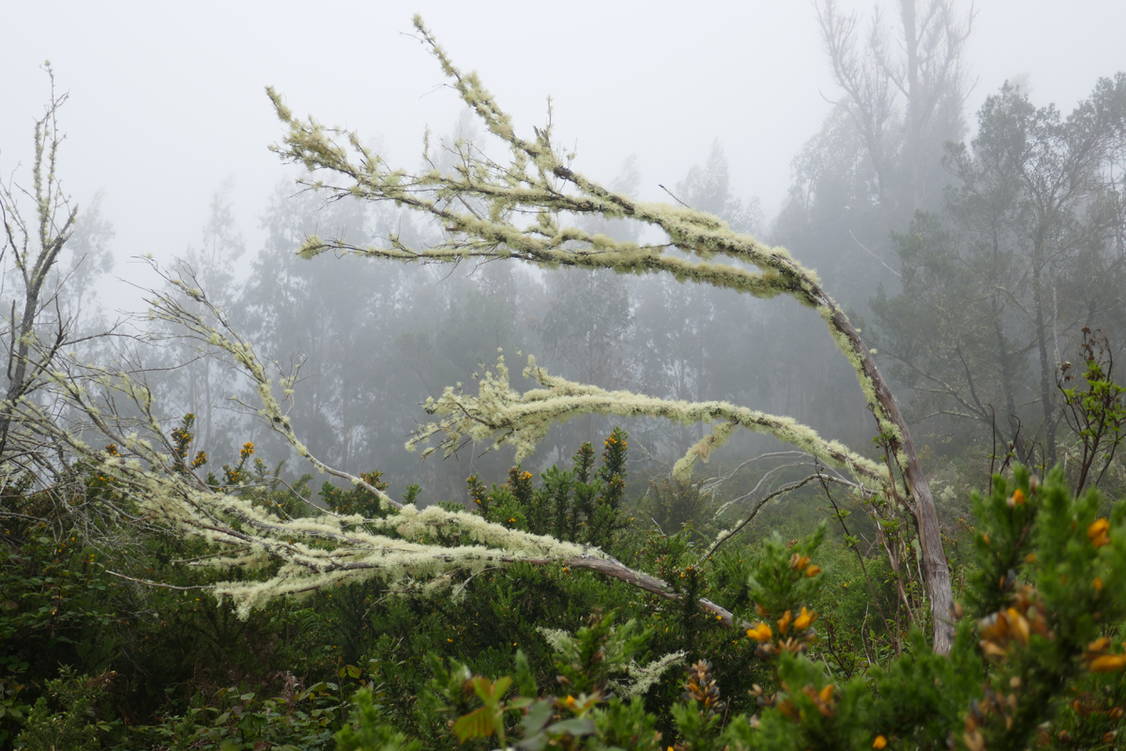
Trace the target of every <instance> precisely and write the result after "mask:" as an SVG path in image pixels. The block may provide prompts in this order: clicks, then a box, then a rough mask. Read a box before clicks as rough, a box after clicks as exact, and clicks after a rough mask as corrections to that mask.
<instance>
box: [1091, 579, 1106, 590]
mask: <svg viewBox="0 0 1126 751" xmlns="http://www.w3.org/2000/svg"><path fill="white" fill-rule="evenodd" d="M1091 586H1092V587H1094V588H1095V591H1096V592H1102V591H1103V580H1102V578H1101V577H1098V576H1096V577H1095V579H1094V581H1092V582H1091Z"/></svg>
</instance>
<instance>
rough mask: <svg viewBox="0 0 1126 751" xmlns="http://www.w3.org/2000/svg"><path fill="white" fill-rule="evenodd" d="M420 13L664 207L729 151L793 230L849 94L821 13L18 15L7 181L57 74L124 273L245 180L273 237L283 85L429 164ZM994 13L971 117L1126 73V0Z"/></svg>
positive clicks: (460, 9) (68, 122)
mask: <svg viewBox="0 0 1126 751" xmlns="http://www.w3.org/2000/svg"><path fill="white" fill-rule="evenodd" d="M885 5H886V6H887V7H885V8H884V14H885V23H887V24H889V25H890V24H892V23H893V22H894V21H895V17H894V16H895V11H894V8H892V7H891V5H892V4H890V3H885ZM965 5H966V6H967V9H968V6H969V4H968V3H966V4H965ZM845 7H848V8H851V9H854V10H858V11H864V12H866V11H868V10H869V9H870V8H871V7H873V3H870V2H849V3H846V4H845ZM415 10H417V11H418V12H419V13H420V14H421V15H422V16H423V18H424V20H425V21H426V22H427V23H428V24H429V25H430V26H431V28H432V30H433V31H434V32H435V33H436V34H437V35H438V38H439V39H440V40H441V42H442V43H443V44H444V45H445V46H446V48H447V49H448V50H449V52H450V54H451V55H452V56H453V58H454V59H455V60H456V61H457V62H458V63H459V64H460V65H461V66H462V67H464V68H466V69H469V70H476V71H478V72H479V73H480V74H481V76H482V78H483V80H484V81H485V83H486V85H487V86H488V87H489V88H490V89H491V90H492V91H493V92H494V93H495V94H496V96H497V97H498V99H499V100H500V102H501V103H502V104H503V105H504V106H505V107H506V108H508V110H509V111H510V112H511V114H512V115H513V117H514V119H515V121H516V122H517V123H521V124H523V126H524V127H525V128H530V127H531V126H532V125H535V124H540V123H541V122H542V121H543V120H544V113H545V103H546V100H547V98H548V97H551V98H552V99H553V101H554V106H555V120H556V123H557V125H558V128H559V132H560V135H561V137H562V138H563V139H565V140H566V141H567V142H573V143H574V144H575V147H576V149H577V152H578V156H579V164H580V165H581V166H582V167H583V168H584V169H585V170H586V171H588V172H590V173H592V174H594V175H596V176H602V177H609V176H612V175H613V173H614V172H615V171H616V170H617V169H618V168H619V166H620V164H621V162H622V160H623V159H625V158H626V157H627V156H629V155H631V154H633V155H636V156H637V157H638V159H639V160H640V163H641V166H642V173H643V174H642V182H641V190H642V193H643V194H647V197H650V198H654V199H655V198H657V197H658V196H659V191H658V189H657V187H656V186H657V184H658V183H663V184H669V183H672V182H675V181H677V180H679V179H680V178H681V177H682V176H683V175H684V174H685V173H686V172H687V170H688V168H689V167H691V166H692V165H693V164H696V163H699V162H701V161H703V160H704V158H705V157H706V156H707V153H708V150H709V148H710V146H711V144H712V142H713V140H717V139H718V140H719V142H720V143H722V145H723V148H724V150H725V151H726V152H727V156H728V159H729V162H730V167H731V176H732V183H733V186H734V188H735V192H736V193H737V194H738V195H741V196H747V197H749V196H756V197H758V198H759V199H760V200H761V201H762V207H763V210H764V212H765V214H766V216H767V217H770V216H772V215H773V214H774V212H776V211H777V210H778V208H779V205H780V203H781V201H782V198H783V197H784V195H785V192H786V189H787V188H788V185H789V176H790V163H791V160H792V159H793V158H794V156H795V155H796V154H797V152H798V150H799V149H800V148H801V146H802V144H803V143H804V142H805V141H806V139H808V138H809V137H810V136H811V135H812V134H813V133H814V132H816V130H817V129H818V127H819V126H820V123H821V121H822V119H823V118H824V116H825V114H826V113H827V112H828V110H829V107H830V104H829V101H831V100H835V99H837V98H839V96H840V92H839V91H838V90H837V88H836V86H835V84H834V82H833V78H832V74H831V69H830V64H829V61H828V58H827V56H826V54H825V52H824V49H823V46H822V44H821V41H820V33H819V29H818V26H817V19H816V15H815V13H814V9H813V7H812V6H811V4H810V3H806V2H785V3H780V2H727V3H720V2H703V3H692V4H690V5H685V4H683V3H664V2H659V3H632V2H629V3H604V2H573V3H568V4H567V5H566V7H565V8H564V7H556V6H551V5H546V6H531V5H529V4H528V3H522V2H490V3H488V4H486V5H484V6H482V5H478V4H473V3H462V2H427V3H423V4H421V5H420V4H415V5H403V4H400V3H349V2H328V3H323V4H321V5H319V6H318V7H317V8H316V9H315V10H314V9H312V8H310V6H308V5H307V4H303V3H290V2H269V3H266V2H263V3H254V2H243V3H237V4H231V3H219V2H198V3H192V4H190V5H176V4H171V3H147V2H114V3H72V2H36V3H30V2H15V3H7V4H5V8H4V10H3V23H2V24H0V64H2V66H3V67H2V70H3V71H4V87H3V89H4V107H3V116H2V117H0V157H2V159H3V169H4V172H5V174H10V172H11V170H12V169H13V167H14V166H15V164H16V163H18V162H19V161H21V160H22V161H25V162H26V158H27V151H28V149H29V146H30V132H31V122H32V119H33V118H34V117H35V116H37V115H38V114H39V112H40V110H41V108H42V105H43V103H44V100H45V98H46V90H47V82H46V77H45V76H44V75H42V74H41V73H40V72H39V69H40V66H41V64H42V63H43V61H44V60H50V61H51V63H52V64H53V65H54V68H55V71H56V74H57V77H58V86H59V88H60V89H61V90H64V91H69V92H70V95H71V99H70V102H69V103H68V105H67V108H66V110H65V112H64V115H63V119H64V122H63V125H64V127H65V130H66V131H67V133H68V144H67V147H66V151H65V162H64V164H63V167H64V170H65V177H66V183H67V186H68V188H69V190H70V192H71V193H72V194H73V195H74V196H75V197H76V199H78V200H79V201H81V202H83V203H86V202H88V201H89V200H90V196H92V195H93V194H95V193H96V192H99V191H100V192H102V193H103V194H104V204H103V209H104V212H105V214H106V216H107V218H108V219H109V220H110V221H111V222H112V223H113V225H114V229H115V236H116V242H115V243H114V250H115V253H116V254H117V256H118V257H119V258H121V259H125V258H127V257H128V256H130V255H135V254H140V253H148V252H151V253H154V254H156V255H158V256H159V257H169V256H172V255H175V254H177V253H180V252H182V250H183V249H184V248H185V246H187V245H188V244H190V243H192V242H195V241H196V240H197V236H198V232H199V227H200V226H201V225H202V224H203V222H204V221H205V220H206V213H207V206H208V202H209V200H210V195H211V193H213V192H214V191H215V189H216V188H217V187H218V186H219V185H220V184H221V183H222V182H223V181H224V180H227V179H230V180H231V181H232V183H233V203H234V206H235V209H236V212H237V217H238V223H239V226H240V228H241V229H242V231H243V232H244V234H245V235H246V236H247V237H248V239H251V238H254V237H256V236H257V234H258V227H257V224H258V217H259V216H260V214H261V213H262V210H263V207H264V205H265V203H266V197H267V196H268V195H269V194H270V193H271V191H272V189H273V188H274V186H275V185H276V184H277V183H278V182H279V181H280V180H283V179H286V178H287V177H289V176H291V175H292V173H291V172H286V171H285V170H284V169H283V168H282V167H281V166H280V165H279V163H278V160H277V159H276V158H275V157H274V156H273V155H271V154H270V153H268V152H267V151H266V147H267V145H268V144H271V143H273V142H275V141H276V140H277V139H278V137H279V135H280V127H279V125H278V123H277V121H276V118H275V117H274V115H273V111H272V109H271V108H270V106H269V102H268V101H267V100H266V97H265V95H264V93H263V88H264V87H265V86H267V85H272V86H274V87H276V88H277V89H278V90H279V91H280V92H282V93H283V94H284V95H285V96H286V98H287V101H288V102H289V104H290V106H292V107H293V108H295V110H296V111H298V112H301V113H311V114H314V115H316V116H317V117H318V118H319V119H321V120H322V121H323V122H325V123H328V124H334V125H342V126H345V127H348V128H351V129H354V130H356V131H358V132H359V133H361V134H363V135H364V136H365V137H367V138H374V139H379V140H380V142H381V143H382V144H384V145H385V147H386V148H387V149H388V150H389V151H390V153H391V154H393V155H394V157H395V158H397V159H399V160H401V161H403V162H404V163H408V164H409V163H413V162H414V160H415V159H416V157H417V154H418V153H419V151H420V149H421V134H422V131H423V130H424V128H426V127H430V128H431V129H432V130H433V131H435V132H436V133H445V132H447V131H450V130H451V129H452V127H453V125H454V123H455V122H456V120H457V117H458V113H459V111H460V109H461V106H460V103H459V102H458V101H457V99H456V97H455V96H454V95H453V94H452V93H451V92H450V91H449V90H448V89H443V88H442V85H443V83H444V81H443V78H442V75H441V72H440V71H439V69H438V66H437V65H436V64H435V62H434V61H433V60H432V59H431V58H430V57H429V55H427V53H426V52H425V50H424V49H423V48H422V47H421V45H420V44H419V43H418V41H417V39H416V38H415V36H414V35H413V29H412V27H411V23H410V19H411V15H412V13H413V12H415ZM973 12H974V22H973V23H974V26H973V33H972V36H971V37H970V39H969V40H968V46H967V50H966V55H965V60H966V69H967V73H968V76H969V83H970V84H971V88H970V91H969V96H968V99H967V102H966V111H967V112H971V113H972V112H973V111H975V110H976V108H977V106H978V105H979V104H980V102H981V101H982V99H983V98H984V97H985V96H986V95H988V94H989V93H990V92H992V91H994V90H995V89H996V88H997V87H998V86H1000V84H1001V83H1002V82H1003V81H1005V80H1006V79H1016V78H1019V79H1022V80H1026V81H1027V83H1028V85H1029V86H1030V88H1031V90H1032V91H1033V92H1034V94H1035V96H1036V97H1037V98H1038V99H1040V100H1043V101H1050V102H1055V103H1057V105H1059V106H1060V107H1063V108H1066V107H1068V106H1069V105H1070V104H1072V103H1073V102H1074V101H1075V100H1076V99H1078V98H1079V97H1081V96H1083V95H1085V94H1086V93H1087V92H1088V91H1089V89H1090V87H1091V85H1092V84H1093V82H1094V80H1095V79H1096V78H1097V77H1098V76H1100V75H1108V74H1110V73H1112V72H1114V71H1115V70H1117V69H1118V68H1121V67H1122V66H1123V64H1124V55H1123V52H1122V45H1121V35H1120V32H1121V29H1122V28H1123V24H1124V23H1126V9H1124V8H1123V6H1122V5H1121V4H1120V3H1116V2H1112V1H1110V0H1106V1H1103V0H1099V1H1096V0H1083V1H1081V2H1075V3H1070V4H1069V5H1068V7H1067V10H1066V12H1065V11H1062V10H1061V9H1060V7H1059V6H1058V5H1057V4H1056V3H1049V2H1031V3H1030V2H1021V1H1020V0H990V1H989V2H987V3H977V4H976V5H974V7H973ZM251 247H253V242H252V243H251ZM118 272H119V273H127V270H126V269H125V268H123V267H122V265H119V268H118Z"/></svg>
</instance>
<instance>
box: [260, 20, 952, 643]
mask: <svg viewBox="0 0 1126 751" xmlns="http://www.w3.org/2000/svg"><path fill="white" fill-rule="evenodd" d="M415 27H416V29H417V30H418V33H419V34H420V36H421V39H422V41H423V43H424V44H425V45H426V47H427V48H428V49H429V51H430V52H431V53H432V54H433V55H434V57H435V58H436V59H437V60H438V63H439V64H440V66H441V68H442V70H443V72H444V73H445V74H446V76H447V77H448V79H449V81H450V83H451V85H452V87H453V88H454V89H455V90H456V91H457V93H458V95H459V96H460V97H461V99H462V101H463V102H464V103H465V104H466V105H467V106H468V107H469V108H470V109H471V110H472V111H473V112H474V113H475V114H476V116H477V117H478V119H479V120H480V122H481V123H482V124H483V125H484V127H485V128H486V129H487V130H488V132H489V133H491V134H492V135H493V136H494V137H495V138H496V139H497V141H499V143H500V144H501V145H502V146H503V147H504V148H505V149H506V150H507V152H508V154H509V158H508V159H507V160H505V161H504V162H499V161H496V160H494V159H492V158H490V157H488V156H486V155H485V153H484V152H483V151H481V150H480V149H477V148H474V147H470V146H468V145H465V144H454V145H453V146H452V147H451V148H452V149H453V150H454V151H455V152H456V156H457V157H458V159H456V160H455V166H454V167H453V168H452V169H450V170H447V171H441V170H439V169H438V168H437V167H435V166H434V165H435V164H436V162H435V160H434V159H432V158H431V156H430V154H429V153H428V151H427V152H426V153H424V161H425V163H426V164H427V165H429V168H428V169H423V170H420V171H407V170H401V169H395V168H393V167H391V166H390V165H388V164H387V163H386V162H385V161H384V159H383V158H382V157H381V156H380V155H378V154H376V153H374V152H373V151H372V150H370V149H369V148H367V147H366V146H364V145H363V144H362V142H361V140H360V138H359V137H358V136H356V135H355V134H352V133H346V132H343V131H338V130H335V129H331V128H326V127H325V126H323V125H322V124H320V123H318V122H317V121H315V120H313V119H312V118H310V119H308V120H300V119H298V118H296V117H295V116H294V115H293V113H292V112H291V111H290V109H289V108H288V107H287V106H286V105H285V104H284V103H283V102H282V100H281V98H280V96H279V95H278V94H277V93H276V92H275V91H273V90H272V89H271V90H269V95H270V98H271V100H272V101H273V103H274V106H275V109H276V111H277V114H278V116H279V118H280V119H281V120H282V122H283V123H285V125H286V126H287V128H288V133H287V134H286V136H285V138H284V140H283V142H282V143H281V144H280V145H278V146H276V147H274V148H275V150H276V151H277V153H278V154H279V155H281V156H282V158H283V159H285V160H287V161H292V162H296V163H299V164H302V165H304V166H305V167H306V168H307V169H308V170H309V172H310V173H311V174H310V178H309V180H308V181H307V184H308V185H310V186H311V187H313V188H316V189H320V190H324V191H327V192H329V193H330V194H332V195H333V196H335V197H344V196H353V197H357V198H360V199H366V200H372V201H389V202H392V203H394V204H395V205H397V206H399V207H400V208H404V209H408V210H413V211H415V212H418V213H421V214H423V215H426V216H429V217H431V218H432V219H434V220H435V221H436V222H438V223H439V224H440V225H441V226H442V228H443V229H444V230H445V239H444V241H443V242H442V243H440V244H438V245H436V246H434V247H430V248H411V247H408V246H407V245H405V244H404V243H403V242H402V241H401V240H400V238H399V237H397V236H394V235H392V236H390V237H388V238H387V242H386V243H385V244H384V245H381V246H378V247H358V246H356V245H353V244H349V243H345V242H341V241H337V240H333V239H328V240H324V239H321V238H316V237H312V238H309V239H308V241H307V242H306V243H305V244H304V245H303V247H302V248H301V249H300V253H301V254H302V255H304V256H306V257H311V256H315V255H317V254H318V253H322V252H324V251H329V250H333V251H339V252H350V253H360V254H365V255H371V256H376V257H388V258H397V259H401V260H422V259H432V260H439V261H458V260H461V259H464V258H471V257H477V258H517V259H521V260H525V261H528V262H531V263H535V264H538V265H541V266H547V267H551V266H557V265H561V264H562V265H572V266H583V267H588V268H609V269H614V270H615V271H618V272H624V273H653V272H665V273H670V274H673V275H674V276H676V278H678V279H682V280H690V281H694V282H699V283H705V284H711V285H715V286H719V287H725V288H729V289H735V290H739V291H741V292H746V293H748V294H753V295H756V296H759V297H771V296H774V295H779V294H785V295H789V296H791V297H793V298H794V299H796V300H797V301H798V302H800V303H801V304H803V305H805V306H808V307H811V308H813V309H814V310H816V311H817V312H818V314H819V315H820V316H821V318H822V319H823V320H824V322H825V324H826V326H827V327H828V329H829V332H830V334H831V335H832V337H833V339H834V341H835V342H836V343H837V346H838V347H839V348H840V350H841V352H842V353H843V354H844V356H845V357H846V358H847V359H848V361H849V363H850V364H851V366H852V368H853V370H854V372H855V374H856V378H857V381H858V383H859V384H860V386H861V389H862V390H863V392H864V395H865V399H866V402H867V405H868V409H869V410H870V411H871V413H872V415H873V417H874V418H875V421H876V424H877V429H878V432H879V435H880V438H881V441H882V443H883V445H884V446H885V448H886V451H887V456H888V465H889V466H888V471H889V473H890V476H892V477H899V478H900V479H901V480H902V483H903V489H904V491H906V492H905V493H903V496H904V497H903V500H904V501H905V502H906V504H907V505H908V506H909V508H910V510H911V512H912V513H913V514H914V518H915V521H916V527H917V531H918V536H919V541H920V548H921V553H922V559H923V571H924V580H925V581H924V583H925V586H926V590H927V594H928V596H929V598H930V601H931V609H932V610H931V612H932V617H933V622H934V636H935V648H936V649H937V650H939V651H941V652H945V651H947V650H948V649H949V646H950V638H951V636H952V626H951V614H952V611H953V596H952V590H951V584H950V574H949V570H948V568H947V564H946V558H945V555H944V553H943V550H942V543H941V537H940V529H939V524H938V516H937V513H936V511H935V508H934V499H933V497H932V494H931V491H930V488H929V486H928V484H927V481H926V478H925V476H924V475H923V474H922V471H921V470H920V468H919V466H918V461H917V457H916V455H915V450H914V447H913V445H912V443H911V438H910V433H909V431H908V429H907V424H906V422H905V421H904V420H903V417H902V415H901V414H900V412H899V409H898V406H897V405H896V403H895V400H894V398H893V397H892V394H891V392H890V390H889V389H888V388H887V385H886V383H885V382H884V380H883V377H882V376H881V375H880V372H879V370H878V369H877V367H876V364H875V361H874V360H873V358H872V356H871V353H870V352H869V350H868V349H867V348H866V347H865V346H864V343H863V342H862V341H861V339H860V335H859V332H857V331H856V329H855V327H853V325H852V324H851V323H850V322H849V320H848V318H847V316H845V314H844V311H843V310H842V309H841V308H840V306H839V305H838V304H837V303H836V302H835V301H834V300H833V299H832V297H830V296H829V295H828V294H827V293H826V291H825V290H824V288H823V287H822V285H821V281H820V280H819V279H818V278H817V275H816V274H814V273H813V272H812V271H811V270H809V269H806V268H804V267H802V266H801V265H800V264H799V263H797V262H796V261H795V260H794V259H793V258H792V257H791V256H790V254H789V253H788V252H787V251H785V250H784V249H782V248H774V247H770V246H767V245H765V244H763V243H760V242H758V241H757V240H755V239H754V238H752V237H750V236H748V235H744V234H738V233H735V232H732V231H731V230H730V229H729V228H728V227H727V226H726V225H725V224H724V223H723V222H722V221H720V220H719V219H717V218H716V217H713V216H710V215H708V214H705V213H703V212H699V211H695V210H692V209H689V208H684V207H677V206H669V205H663V204H653V203H645V202H641V201H636V200H634V199H632V198H630V197H628V196H625V195H622V194H620V193H616V192H614V191H611V190H609V189H607V188H605V187H604V186H602V185H600V184H599V183H597V182H595V181H593V180H591V179H590V178H587V177H585V176H584V175H582V174H581V173H579V172H577V171H575V170H574V169H573V168H572V166H571V155H569V154H566V153H563V152H561V151H560V150H558V149H557V148H556V146H555V145H554V143H553V141H552V131H551V127H550V125H548V126H547V127H544V128H535V129H533V135H532V137H531V138H525V137H522V136H520V135H519V134H518V133H517V131H516V129H515V127H514V126H513V123H512V121H511V119H510V118H509V116H508V115H507V114H506V113H505V112H504V110H503V109H501V107H500V106H499V105H498V104H497V102H496V100H495V99H494V98H493V97H492V95H491V94H489V92H488V91H487V90H486V89H485V88H484V86H482V84H481V82H480V80H479V79H478V77H477V76H476V74H473V73H464V72H463V71H461V70H460V69H459V68H458V67H457V66H455V65H454V64H453V62H452V61H451V60H450V58H449V57H448V55H447V54H446V53H445V51H444V50H443V49H442V47H441V46H440V45H439V44H438V43H437V41H436V39H435V38H434V36H433V35H432V34H431V33H430V31H429V30H428V29H427V28H426V27H425V26H424V25H423V23H422V21H421V19H419V18H418V17H416V18H415ZM427 149H429V146H427ZM579 215H596V216H600V217H604V218H618V219H631V220H634V221H637V222H640V223H641V224H643V225H646V226H647V227H649V228H650V229H652V230H655V231H658V232H660V233H661V234H663V235H664V237H665V238H666V241H665V242H663V243H658V244H651V245H642V244H636V243H625V242H620V241H617V240H614V239H612V238H609V237H607V236H605V235H601V234H592V233H589V232H586V231H584V230H582V229H580V228H578V227H577V226H575V224H574V222H573V219H574V218H575V217H576V216H579ZM672 250H675V251H678V253H673V252H670V251H672ZM717 256H721V257H724V258H726V259H728V262H726V263H719V262H716V261H715V260H714V259H715V257H717ZM688 259H698V260H688ZM731 323H732V325H735V324H736V323H737V322H731ZM525 397H526V395H525ZM597 398H598V397H595V396H594V395H591V394H583V395H575V397H573V398H572V401H571V402H570V404H571V405H572V406H570V407H568V408H566V409H563V408H562V407H563V406H564V405H566V404H567V402H560V403H559V404H560V405H561V408H560V410H558V415H559V416H563V415H565V414H569V413H571V412H573V411H574V410H573V405H574V404H575V403H576V402H577V401H581V400H584V399H585V400H586V401H587V402H588V403H591V402H593V401H596V400H597ZM632 399H633V400H635V401H634V403H636V399H638V397H632ZM608 402H609V400H605V404H606V406H603V407H601V408H602V409H607V410H608V409H609V406H608ZM654 406H655V405H654ZM528 409H531V410H532V411H536V410H538V411H537V412H536V414H539V415H543V416H545V417H546V416H547V415H548V414H549V413H550V410H545V409H544V407H543V405H534V407H529V408H528ZM670 416H672V415H670ZM678 417H680V419H683V412H682V411H681V412H680V414H679V415H678ZM725 418H726V419H730V418H729V417H727V416H725ZM696 419H701V418H696ZM486 421H487V420H486ZM752 422H753V421H752ZM450 425H451V426H456V424H455V423H450ZM459 429H460V428H459ZM466 429H468V427H467V424H466ZM485 429H486V426H484V425H483V426H482V427H481V430H485ZM487 429H488V431H489V432H491V430H492V429H491V428H487ZM522 429H523V430H525V431H526V432H525V435H533V434H534V433H535V429H532V428H531V426H530V425H529V427H528V428H522ZM481 430H478V432H481ZM528 431H530V432H528ZM799 436H800V437H806V436H805V434H804V433H801V432H800V431H799ZM818 448H824V447H823V446H820V445H819V446H818ZM840 458H843V456H842V457H839V458H838V460H836V461H835V463H838V464H839V463H840V461H839V459H840ZM853 464H854V465H855V462H854V463H853ZM854 469H855V467H854ZM887 490H888V491H889V492H890V493H892V494H893V495H897V496H898V495H899V493H900V491H898V490H897V489H896V487H895V486H894V485H892V484H888V486H887Z"/></svg>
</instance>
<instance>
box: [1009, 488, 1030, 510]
mask: <svg viewBox="0 0 1126 751" xmlns="http://www.w3.org/2000/svg"><path fill="white" fill-rule="evenodd" d="M1006 503H1007V504H1009V508H1016V507H1017V506H1023V505H1024V503H1025V497H1024V491H1023V490H1021V489H1020V488H1017V489H1016V490H1014V491H1013V494H1012V495H1011V496H1009V500H1007V501H1006Z"/></svg>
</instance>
